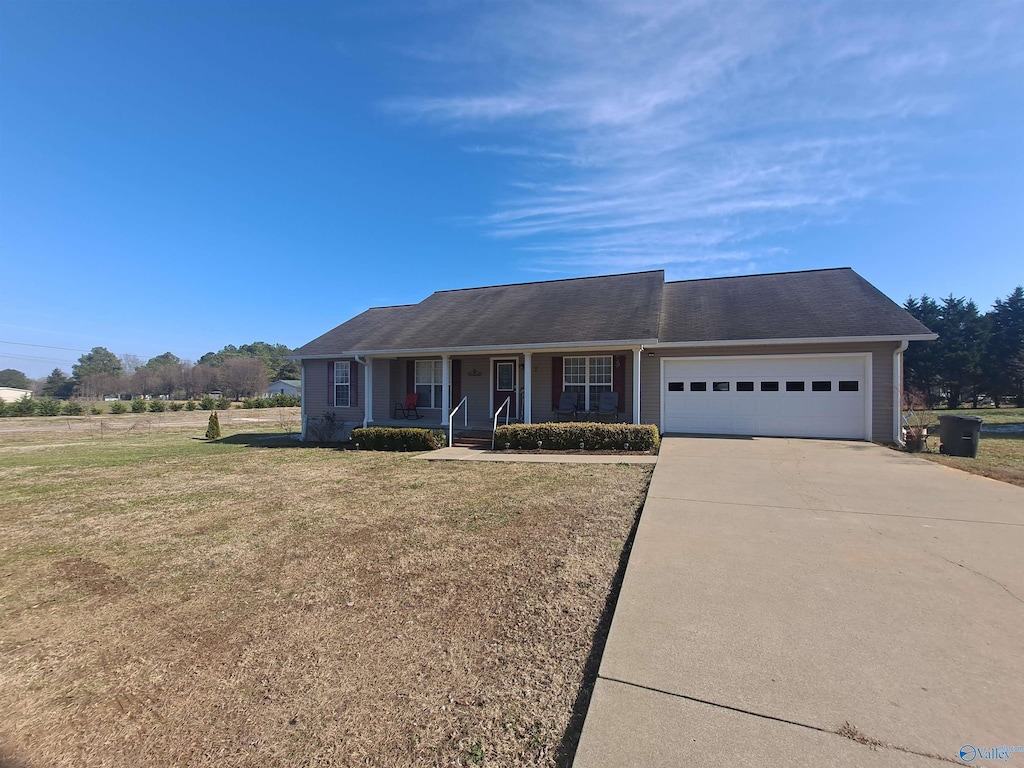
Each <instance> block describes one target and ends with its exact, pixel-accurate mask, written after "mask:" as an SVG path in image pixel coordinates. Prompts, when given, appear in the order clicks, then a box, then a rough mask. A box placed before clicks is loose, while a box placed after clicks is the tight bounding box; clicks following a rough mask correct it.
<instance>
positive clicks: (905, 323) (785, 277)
mask: <svg viewBox="0 0 1024 768" xmlns="http://www.w3.org/2000/svg"><path fill="white" fill-rule="evenodd" d="M930 333H931V332H930V331H929V330H928V329H927V328H926V327H925V326H923V325H922V324H921V323H919V322H918V321H917V320H915V319H914V318H913V317H911V316H910V315H909V314H908V313H907V312H906V311H904V310H903V309H902V308H901V307H899V306H897V305H896V304H894V303H893V302H892V301H891V300H890V299H889V298H887V297H886V296H885V295H884V294H882V293H881V291H879V290H878V289H877V288H875V287H874V286H873V285H871V284H870V283H869V282H868V281H867V280H865V279H864V278H862V277H861V276H860V275H858V274H857V273H856V272H854V271H853V270H852V269H849V268H846V267H844V268H841V269H820V270H812V271H808V272H783V273H778V274H771V275H747V276H743V277H719V278H710V279H705V280H685V281H681V282H674V283H665V273H664V272H662V271H660V270H657V271H653V272H634V273H631V274H625V275H606V276H603V277H581V278H574V279H571V280H550V281H546V282H540V283H518V284H515V285H497V286H490V287H487V288H464V289H461V290H454V291H438V292H437V293H434V294H431V295H430V296H428V297H427V298H426V299H424V300H423V301H421V302H420V303H419V304H406V305H402V306H397V307H374V308H372V309H368V310H366V311H365V312H363V313H362V314H360V315H357V316H356V317H354V318H352V319H351V320H349V321H348V322H345V323H342V324H341V325H339V326H338V327H337V328H335V329H334V330H331V331H328V332H327V333H325V334H324V335H323V336H321V337H319V338H317V339H314V340H313V341H311V342H309V343H308V344H306V345H304V346H302V347H300V348H299V349H297V350H295V352H294V353H293V355H294V356H295V357H314V356H318V355H325V356H326V355H336V354H341V353H345V352H356V353H358V352H379V351H387V350H395V351H397V350H402V351H414V350H440V349H464V348H472V347H507V346H515V345H523V344H532V345H537V346H544V345H549V346H557V345H560V344H571V343H574V342H594V343H601V342H612V341H615V342H618V341H634V342H648V343H651V342H654V341H655V340H657V341H658V342H661V343H705V342H707V343H710V342H715V341H744V340H765V339H807V338H842V337H863V336H890V337H895V338H901V337H903V338H905V337H907V336H918V335H922V334H930Z"/></svg>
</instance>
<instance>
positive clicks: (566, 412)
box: [554, 392, 578, 421]
mask: <svg viewBox="0 0 1024 768" xmlns="http://www.w3.org/2000/svg"><path fill="white" fill-rule="evenodd" d="M577 398H578V395H577V394H576V393H575V392H562V396H561V397H560V398H559V400H558V407H557V408H555V410H554V414H555V421H561V420H562V417H563V416H568V417H569V419H567V420H573V419H575V418H576V401H577Z"/></svg>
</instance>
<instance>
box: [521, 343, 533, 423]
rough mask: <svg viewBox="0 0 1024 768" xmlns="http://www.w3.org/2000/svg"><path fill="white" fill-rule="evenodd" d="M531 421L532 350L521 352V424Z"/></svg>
mask: <svg viewBox="0 0 1024 768" xmlns="http://www.w3.org/2000/svg"><path fill="white" fill-rule="evenodd" d="M532 423H533V352H524V353H523V424H532Z"/></svg>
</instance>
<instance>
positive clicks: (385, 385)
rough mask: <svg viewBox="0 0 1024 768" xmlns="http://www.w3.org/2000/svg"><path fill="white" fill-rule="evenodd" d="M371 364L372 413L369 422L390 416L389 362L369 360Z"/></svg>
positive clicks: (391, 377)
mask: <svg viewBox="0 0 1024 768" xmlns="http://www.w3.org/2000/svg"><path fill="white" fill-rule="evenodd" d="M371 362H372V363H373V406H372V407H373V413H372V414H371V415H370V421H373V420H374V419H382V418H387V417H388V416H389V415H390V414H391V406H392V403H391V380H392V379H393V378H394V377H393V376H392V374H391V363H392V361H391V360H371Z"/></svg>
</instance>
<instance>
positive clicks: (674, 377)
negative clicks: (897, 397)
mask: <svg viewBox="0 0 1024 768" xmlns="http://www.w3.org/2000/svg"><path fill="white" fill-rule="evenodd" d="M841 383H842V384H841ZM670 384H671V386H670ZM867 389H868V376H867V361H866V358H865V356H863V355H857V356H850V355H843V356H829V355H818V356H788V357H764V358H756V357H749V358H727V357H726V358H714V359H700V360H693V359H685V358H679V359H674V360H673V359H667V360H665V361H664V368H663V380H662V397H663V401H662V402H663V403H664V423H663V425H662V426H663V428H664V430H665V431H666V432H695V433H705V434H745V435H771V436H793V437H835V438H855V439H866V438H867V437H868V433H867V429H868V427H867V395H868V393H867Z"/></svg>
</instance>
